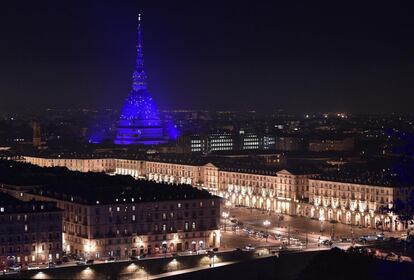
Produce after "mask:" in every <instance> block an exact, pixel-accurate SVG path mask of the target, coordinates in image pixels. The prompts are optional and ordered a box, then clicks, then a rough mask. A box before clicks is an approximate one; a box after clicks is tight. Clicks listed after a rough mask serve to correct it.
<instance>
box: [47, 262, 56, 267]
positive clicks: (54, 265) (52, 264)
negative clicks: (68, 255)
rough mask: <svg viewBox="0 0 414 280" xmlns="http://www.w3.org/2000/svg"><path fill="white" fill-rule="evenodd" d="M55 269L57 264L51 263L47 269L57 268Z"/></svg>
mask: <svg viewBox="0 0 414 280" xmlns="http://www.w3.org/2000/svg"><path fill="white" fill-rule="evenodd" d="M55 267H56V264H55V263H52V262H50V263H48V264H47V268H55Z"/></svg>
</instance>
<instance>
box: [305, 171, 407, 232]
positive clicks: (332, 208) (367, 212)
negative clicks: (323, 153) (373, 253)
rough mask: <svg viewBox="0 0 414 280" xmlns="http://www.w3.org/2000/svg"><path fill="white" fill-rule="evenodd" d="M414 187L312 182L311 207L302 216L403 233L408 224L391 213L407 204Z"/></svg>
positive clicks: (338, 180)
mask: <svg viewBox="0 0 414 280" xmlns="http://www.w3.org/2000/svg"><path fill="white" fill-rule="evenodd" d="M409 190H410V187H400V186H385V185H381V184H373V183H368V182H363V181H361V182H358V183H355V182H350V181H349V180H347V181H342V180H341V179H338V178H336V179H334V178H329V179H327V178H323V177H322V178H318V179H316V178H315V179H310V180H309V204H308V205H306V206H305V207H302V209H301V213H300V214H301V215H304V216H308V217H311V218H315V219H319V220H320V221H336V222H339V223H343V224H349V225H357V226H362V227H370V228H378V229H382V230H402V229H404V225H403V224H402V223H401V222H400V221H399V220H398V216H397V215H395V214H394V213H392V212H391V211H383V210H384V209H392V208H393V207H394V205H395V202H396V201H397V200H398V199H399V200H401V201H404V200H405V199H406V197H407V194H408V193H409Z"/></svg>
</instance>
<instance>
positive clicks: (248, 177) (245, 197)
mask: <svg viewBox="0 0 414 280" xmlns="http://www.w3.org/2000/svg"><path fill="white" fill-rule="evenodd" d="M27 161H28V162H30V163H33V164H38V165H41V166H50V165H51V161H52V163H53V160H51V159H36V158H27ZM122 162H125V160H119V159H116V160H113V164H114V165H115V167H112V168H114V169H115V170H116V173H117V174H127V173H128V172H130V173H133V172H135V171H134V168H138V169H135V170H137V172H138V173H139V174H141V175H142V176H143V177H144V178H146V179H148V180H155V181H163V182H170V183H186V184H191V185H193V186H195V187H199V188H204V189H206V190H208V191H209V192H211V193H213V194H215V195H218V196H221V197H223V198H225V199H226V200H228V201H230V202H231V203H232V204H233V205H242V206H246V207H253V208H260V209H263V210H266V211H274V212H277V213H286V214H289V215H302V216H307V217H310V218H317V219H319V218H320V217H322V219H323V220H335V221H338V222H340V223H345V224H353V225H360V226H365V227H373V228H384V229H388V230H396V229H398V230H400V229H402V226H403V225H402V224H401V223H399V222H398V221H396V216H395V215H391V216H390V215H388V216H387V215H383V214H381V213H380V212H381V211H380V207H381V206H383V207H387V206H390V205H391V204H392V203H393V202H394V201H395V199H396V198H398V197H399V198H401V199H402V200H404V199H405V197H404V193H405V192H404V191H403V190H401V189H400V190H399V189H398V188H392V187H383V186H369V185H366V186H362V187H361V186H359V185H357V184H348V183H341V182H326V183H325V182H323V181H321V180H316V179H311V177H312V176H314V175H316V174H292V173H290V172H289V171H288V170H282V171H279V172H277V173H275V174H271V175H269V174H267V175H266V174H261V173H257V172H256V171H255V170H251V172H248V171H247V172H246V171H228V170H222V169H220V168H218V167H216V166H214V165H213V164H211V163H209V164H206V165H185V164H179V163H168V162H151V161H141V162H140V163H139V164H137V163H136V161H127V162H130V163H129V165H125V164H124V165H123V164H122ZM54 164H56V163H54ZM66 164H67V162H66ZM87 166H88V165H87ZM90 166H91V164H90V165H89V167H90ZM92 166H93V165H92ZM137 166H139V167H137ZM134 174H135V173H134ZM377 192H378V195H377Z"/></svg>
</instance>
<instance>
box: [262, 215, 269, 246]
mask: <svg viewBox="0 0 414 280" xmlns="http://www.w3.org/2000/svg"><path fill="white" fill-rule="evenodd" d="M263 225H264V226H265V227H266V242H267V237H268V236H269V233H268V227H269V226H270V221H269V220H265V221H264V222H263Z"/></svg>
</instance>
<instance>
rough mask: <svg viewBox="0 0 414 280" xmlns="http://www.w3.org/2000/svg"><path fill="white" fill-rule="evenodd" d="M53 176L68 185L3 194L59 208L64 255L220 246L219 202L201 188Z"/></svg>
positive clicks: (96, 255) (12, 188) (121, 254)
mask: <svg viewBox="0 0 414 280" xmlns="http://www.w3.org/2000/svg"><path fill="white" fill-rule="evenodd" d="M45 171H46V172H47V170H45ZM37 172H38V173H37V174H39V172H41V171H38V170H37ZM61 173H62V174H63V175H64V176H63V175H60V174H61ZM54 175H55V176H63V177H59V178H61V179H60V180H59V181H58V182H60V181H62V182H66V183H67V184H61V183H53V184H47V185H40V186H36V187H32V186H30V185H27V186H19V187H15V186H6V187H4V188H3V191H4V192H7V193H8V194H10V195H12V196H13V197H19V198H20V199H21V200H25V201H31V200H32V199H35V200H37V201H42V202H39V203H44V204H46V203H47V202H49V203H52V202H53V204H54V205H56V206H57V207H58V208H59V209H62V210H63V211H60V212H59V214H60V215H62V212H63V219H62V216H61V218H60V219H56V223H60V224H59V229H60V230H61V231H60V232H59V234H60V235H59V242H60V244H61V245H62V232H63V249H64V251H66V253H73V254H77V255H81V256H84V257H85V258H92V259H102V258H107V257H109V256H113V257H122V258H125V257H130V256H138V255H144V254H145V255H146V254H148V255H157V254H165V253H173V252H180V251H187V250H192V251H194V250H203V249H208V248H215V247H219V246H220V231H219V229H218V226H219V222H220V216H221V215H220V214H221V209H220V207H221V203H222V201H221V200H222V199H221V198H220V197H217V196H214V195H211V194H210V193H209V192H207V191H205V190H198V189H196V188H193V187H191V186H188V185H181V186H177V187H173V186H171V185H167V184H163V183H157V182H150V181H143V180H142V181H136V180H134V179H132V178H130V177H113V176H109V175H105V174H99V175H96V174H95V175H94V174H89V175H85V176H81V178H80V177H79V176H78V175H77V174H76V173H75V174H73V173H72V172H70V171H62V170H61V171H59V170H55V172H54ZM45 176H46V177H45V178H46V179H48V177H47V176H48V175H47V174H46V175H45ZM68 185H70V186H71V187H70V188H68V187H67V186H68ZM26 203H29V202H26ZM22 219H23V218H22ZM47 222H48V223H49V220H47ZM32 226H33V225H32V224H29V228H31V227H32ZM22 228H23V227H22ZM33 228H34V226H33ZM5 229H7V228H5ZM46 244H47V243H46ZM0 248H1V246H0ZM61 248H62V247H60V249H61Z"/></svg>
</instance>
